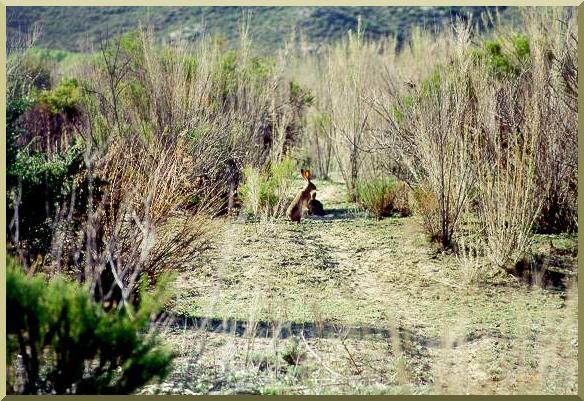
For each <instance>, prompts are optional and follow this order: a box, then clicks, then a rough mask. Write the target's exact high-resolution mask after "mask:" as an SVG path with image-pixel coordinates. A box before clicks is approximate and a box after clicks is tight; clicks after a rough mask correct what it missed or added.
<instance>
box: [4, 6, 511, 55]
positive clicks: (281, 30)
mask: <svg viewBox="0 0 584 401" xmlns="http://www.w3.org/2000/svg"><path fill="white" fill-rule="evenodd" d="M486 9H487V7H8V8H7V34H8V38H9V40H10V37H11V36H13V35H15V34H17V33H18V32H25V31H27V30H29V29H30V28H31V27H32V26H34V25H38V26H40V28H41V32H42V35H41V37H40V39H39V42H38V45H39V46H41V47H49V48H57V49H64V50H70V51H80V50H84V48H85V47H86V46H87V43H88V41H89V43H95V42H96V41H97V40H99V39H100V38H102V37H108V36H111V35H112V34H115V33H119V32H124V31H127V30H130V29H133V28H135V27H136V26H137V25H138V24H140V23H144V24H148V25H152V26H153V27H154V28H155V29H156V30H157V31H159V32H161V33H162V37H165V38H168V39H171V38H177V37H181V36H182V37H183V38H188V39H195V38H196V37H197V36H198V35H200V34H201V33H202V32H204V31H207V32H208V33H211V34H220V35H222V36H223V37H224V38H225V40H226V41H227V42H228V44H231V45H233V44H234V43H235V41H236V40H237V37H238V35H239V22H240V21H241V18H242V15H243V13H244V12H249V16H250V34H251V36H252V38H253V39H254V41H256V42H257V43H258V44H259V45H260V46H261V47H263V48H264V49H267V50H270V49H274V48H276V47H278V46H279V45H280V44H281V43H282V41H283V40H285V39H286V38H288V37H289V36H290V33H291V32H293V31H294V30H295V31H296V32H302V34H303V36H304V38H305V40H306V41H307V42H308V43H321V42H326V41H330V40H334V39H338V38H339V37H342V36H343V35H345V33H346V32H347V30H349V29H354V28H355V26H356V25H357V20H358V17H359V16H361V17H362V18H363V21H364V24H365V29H366V34H367V35H368V36H369V37H382V36H392V35H397V36H398V39H402V38H404V37H407V33H408V29H409V27H410V26H412V25H413V24H417V25H421V26H426V27H432V28H433V27H438V26H440V25H441V24H443V23H444V22H448V21H449V20H451V19H453V18H455V17H456V16H463V17H466V16H468V15H469V13H470V14H472V15H475V16H478V15H480V13H481V12H483V11H485V10H486ZM490 9H491V10H494V9H495V8H493V7H491V8H490ZM500 9H504V10H501V11H503V14H505V15H509V14H510V12H509V9H505V7H502V8H500ZM477 20H478V19H477Z"/></svg>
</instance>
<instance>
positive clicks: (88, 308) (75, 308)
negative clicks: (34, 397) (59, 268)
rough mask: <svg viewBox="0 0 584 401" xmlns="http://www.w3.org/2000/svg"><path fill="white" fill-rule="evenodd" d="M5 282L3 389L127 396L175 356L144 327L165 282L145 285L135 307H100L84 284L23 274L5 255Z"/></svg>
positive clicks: (160, 373)
mask: <svg viewBox="0 0 584 401" xmlns="http://www.w3.org/2000/svg"><path fill="white" fill-rule="evenodd" d="M169 282H170V281H169V280H168V279H167V280H166V282H165V283H169ZM159 284H160V282H159ZM6 286H7V287H6V288H7V289H8V291H7V297H6V308H7V320H6V324H7V351H8V353H7V358H8V360H7V366H8V368H9V369H8V375H7V388H8V391H9V392H16V393H21V394H47V393H48V394H55V393H56V394H128V393H131V392H132V391H134V390H135V389H137V388H138V387H140V386H142V385H144V384H145V383H147V382H148V381H150V380H151V379H153V378H155V377H158V378H163V377H164V376H165V375H166V374H167V372H168V370H169V366H170V362H171V360H172V358H173V356H172V354H171V353H170V352H169V351H168V350H166V349H164V348H163V347H161V346H160V344H159V340H158V338H157V337H156V336H155V335H154V334H152V333H151V334H147V332H146V329H147V328H148V326H149V325H150V320H151V316H152V315H153V314H157V313H159V312H160V309H161V307H162V302H164V300H165V294H167V290H166V288H167V287H168V285H160V286H159V287H157V288H158V289H157V290H156V291H155V293H153V294H148V293H147V292H146V291H145V290H144V286H143V289H142V298H141V304H140V307H139V309H137V310H133V309H132V308H131V307H129V306H127V307H125V308H118V309H117V310H114V311H111V312H105V311H104V309H103V308H102V307H101V305H100V304H97V303H95V302H93V301H92V300H91V298H90V295H89V291H88V290H87V288H85V287H79V286H78V285H77V284H74V283H71V282H68V281H66V280H65V279H63V278H61V277H56V278H53V279H51V280H50V281H48V283H47V281H46V280H45V278H44V277H43V276H41V275H35V276H32V277H28V276H26V275H25V274H24V273H23V271H22V269H21V268H20V267H19V266H18V265H17V263H16V262H15V261H14V260H13V259H11V258H8V259H7V274H6ZM23 373H24V374H23Z"/></svg>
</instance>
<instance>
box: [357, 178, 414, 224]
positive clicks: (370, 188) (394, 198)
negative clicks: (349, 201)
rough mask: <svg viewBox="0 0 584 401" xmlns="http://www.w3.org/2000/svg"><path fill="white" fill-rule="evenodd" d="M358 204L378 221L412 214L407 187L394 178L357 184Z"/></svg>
mask: <svg viewBox="0 0 584 401" xmlns="http://www.w3.org/2000/svg"><path fill="white" fill-rule="evenodd" d="M355 190H356V194H357V202H358V203H359V204H360V205H361V206H363V208H365V209H366V210H368V211H370V212H371V213H373V214H374V215H375V217H377V218H378V219H382V218H383V217H387V216H391V215H393V214H399V215H401V216H408V215H410V214H411V210H410V207H409V201H408V194H407V186H405V183H403V182H399V181H397V180H395V179H394V178H387V177H385V178H379V179H375V180H371V181H364V182H359V183H357V186H356V188H355Z"/></svg>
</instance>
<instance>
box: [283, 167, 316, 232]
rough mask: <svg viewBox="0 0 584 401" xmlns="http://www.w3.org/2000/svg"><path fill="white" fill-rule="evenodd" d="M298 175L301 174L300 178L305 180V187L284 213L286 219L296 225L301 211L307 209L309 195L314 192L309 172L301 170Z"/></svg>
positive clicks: (300, 216)
mask: <svg viewBox="0 0 584 401" xmlns="http://www.w3.org/2000/svg"><path fill="white" fill-rule="evenodd" d="M300 174H302V177H303V178H304V179H305V180H306V187H305V188H304V189H303V190H302V191H300V192H298V195H296V197H295V198H294V200H293V201H292V203H291V204H290V206H288V210H287V212H286V215H287V216H288V218H289V219H290V220H292V221H295V222H297V223H300V219H301V218H302V211H303V209H305V208H307V207H308V202H309V201H310V193H311V192H312V191H316V185H314V184H313V183H312V182H311V181H310V170H304V169H301V170H300Z"/></svg>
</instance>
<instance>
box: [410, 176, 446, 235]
mask: <svg viewBox="0 0 584 401" xmlns="http://www.w3.org/2000/svg"><path fill="white" fill-rule="evenodd" d="M414 199H415V201H416V213H417V214H419V215H420V216H421V217H422V224H423V225H424V230H426V233H427V234H428V235H429V236H430V239H431V240H432V241H437V240H438V239H439V238H440V204H439V203H438V197H437V196H436V195H435V194H434V192H433V191H431V190H430V189H428V188H426V187H424V186H418V187H416V189H415V190H414Z"/></svg>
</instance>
